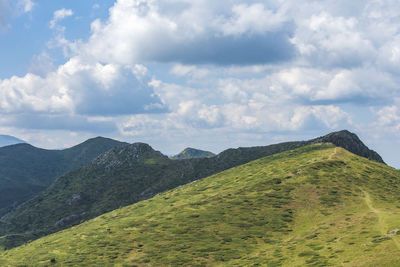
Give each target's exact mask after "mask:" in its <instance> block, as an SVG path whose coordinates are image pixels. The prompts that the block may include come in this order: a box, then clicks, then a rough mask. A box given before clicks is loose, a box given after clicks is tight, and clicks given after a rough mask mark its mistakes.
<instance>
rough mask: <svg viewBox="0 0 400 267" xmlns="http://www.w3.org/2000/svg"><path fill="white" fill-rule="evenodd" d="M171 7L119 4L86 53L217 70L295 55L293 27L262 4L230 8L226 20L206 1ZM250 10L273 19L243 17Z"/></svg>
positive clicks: (96, 26)
mask: <svg viewBox="0 0 400 267" xmlns="http://www.w3.org/2000/svg"><path fill="white" fill-rule="evenodd" d="M167 2H168V3H160V2H158V1H153V0H148V1H139V0H134V1H117V2H116V4H115V5H114V6H113V7H112V8H111V10H110V17H109V19H108V20H107V21H106V22H101V21H99V20H96V21H94V22H93V23H92V36H91V38H90V41H89V42H88V44H87V46H86V47H87V48H86V52H87V54H90V55H92V56H93V57H96V58H100V59H102V60H104V61H108V62H116V63H119V64H127V63H130V62H132V61H143V60H144V61H157V62H180V63H184V64H205V63H209V64H218V65H230V64H256V63H271V62H280V61H285V60H289V59H291V58H292V57H293V56H294V54H295V49H294V47H293V46H292V44H291V43H290V40H289V38H290V36H291V33H292V27H291V26H290V25H289V24H287V23H285V19H284V18H280V14H278V13H277V12H274V11H271V10H269V9H268V8H266V7H264V5H263V4H257V5H252V6H246V5H237V6H235V5H234V6H230V5H228V4H226V5H224V6H223V8H227V9H228V10H229V9H230V10H231V11H230V12H228V13H227V14H224V16H223V17H222V15H221V10H219V9H214V8H215V5H214V4H210V5H209V7H207V8H206V7H205V6H204V4H205V2H204V1H200V2H199V3H195V2H192V1H183V0H182V1H178V0H175V1H172V0H171V1H167ZM168 4H173V5H175V6H177V7H178V8H177V9H175V13H173V14H171V13H170V12H171V7H170V8H166V9H164V8H165V7H166V6H167V5H168ZM220 8H221V7H220ZM260 8H261V10H260V11H257V10H259V9H260ZM247 11H250V12H252V13H254V15H257V16H258V17H263V18H264V17H267V18H268V19H265V18H264V19H263V20H262V21H260V22H257V21H255V19H256V18H254V17H251V18H249V17H244V16H243V14H245V12H247ZM271 15H273V17H271ZM238 16H239V18H237V17H238ZM237 19H239V20H238V21H237ZM267 20H268V21H267ZM264 22H268V25H263V24H262V23H264ZM234 23H239V24H240V25H236V24H234ZM239 26H240V27H239ZM237 27H239V28H237ZM254 27H256V28H254ZM232 29H236V30H235V31H233V30H232Z"/></svg>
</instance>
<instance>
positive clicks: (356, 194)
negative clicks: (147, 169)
mask: <svg viewBox="0 0 400 267" xmlns="http://www.w3.org/2000/svg"><path fill="white" fill-rule="evenodd" d="M399 187H400V172H399V171H397V170H395V169H393V168H390V167H388V166H386V165H384V164H381V163H377V162H374V161H370V160H367V159H365V158H362V157H359V156H356V155H354V154H351V153H350V152H347V151H346V150H344V149H341V148H336V147H334V146H333V145H330V144H317V145H311V146H305V147H301V148H298V149H295V150H292V151H287V152H284V153H280V154H276V155H273V156H269V157H265V158H262V159H259V160H255V161H252V162H250V163H248V164H245V165H242V166H239V167H235V168H232V169H229V170H226V171H224V172H221V173H218V174H216V175H213V176H210V177H207V178H205V179H202V180H199V181H196V182H193V183H191V184H188V185H185V186H181V187H178V188H176V189H174V190H171V191H168V192H166V193H162V194H159V195H157V196H155V197H154V198H151V199H149V200H145V201H142V202H139V203H136V204H134V205H131V206H128V207H125V208H122V209H118V210H115V211H112V212H110V213H107V214H105V215H102V216H100V217H98V218H95V219H93V220H91V221H88V222H85V223H83V224H80V225H78V226H75V227H73V228H70V229H68V230H64V231H62V232H59V233H56V234H53V235H50V236H47V237H43V238H41V239H39V240H36V241H34V242H32V243H29V244H26V245H23V246H20V247H18V248H15V249H12V250H8V251H5V252H0V265H1V266H18V265H35V266H49V265H58V264H59V265H62V266H69V265H71V266H73V265H92V266H94V265H102V266H108V265H116V266H132V265H137V266H166V265H170V266H179V265H198V266H207V265H210V266H211V265H212V266H215V265H220V266H251V265H256V264H260V265H270V266H280V265H285V266H306V265H310V266H328V265H334V266H337V265H343V266H388V265H390V266H393V265H396V264H397V263H398V258H400V237H399V236H398V235H397V233H398V229H400V206H399V205H400V203H399V198H400V196H399V194H398V192H399ZM388 232H389V233H388ZM399 233H400V232H399Z"/></svg>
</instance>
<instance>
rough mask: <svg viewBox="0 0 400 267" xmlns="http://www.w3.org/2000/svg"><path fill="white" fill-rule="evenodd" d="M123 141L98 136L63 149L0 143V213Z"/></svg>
mask: <svg viewBox="0 0 400 267" xmlns="http://www.w3.org/2000/svg"><path fill="white" fill-rule="evenodd" d="M125 144H126V143H122V142H119V141H115V140H112V139H108V138H99V137H98V138H92V139H89V140H87V141H85V142H83V143H81V144H78V145H76V146H73V147H71V148H67V149H63V150H47V149H42V148H37V147H35V146H32V145H30V144H27V143H22V144H15V145H10V146H5V147H1V148H0V169H1V172H0V217H1V216H2V215H4V214H5V213H7V212H9V211H10V210H11V209H13V208H15V207H16V206H17V205H18V204H20V203H22V202H24V201H26V200H28V199H29V198H31V197H32V196H33V195H35V194H37V193H39V192H40V191H42V190H44V189H45V188H47V187H48V186H49V185H50V184H51V183H52V182H53V181H54V180H55V179H56V178H58V177H59V176H61V175H63V174H64V173H66V172H68V171H72V170H74V169H77V168H79V167H81V166H83V165H86V164H88V163H90V161H91V160H92V159H93V158H94V157H96V156H98V155H99V154H101V153H103V152H105V151H107V150H109V149H110V148H112V147H114V146H118V145H125Z"/></svg>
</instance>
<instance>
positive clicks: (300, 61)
mask: <svg viewBox="0 0 400 267" xmlns="http://www.w3.org/2000/svg"><path fill="white" fill-rule="evenodd" d="M398 10H400V1H398V0H362V1H361V0H352V1H348V0H264V1H260V0H259V1H256V0H247V1H245V0H226V1H214V0H163V1H154V0H114V1H112V0H85V1H59V0H0V133H1V134H8V135H13V136H16V137H18V138H21V139H24V140H26V141H27V142H29V143H31V144H33V145H35V146H38V147H42V148H56V149H58V148H64V147H69V146H72V145H75V144H78V143H80V142H82V141H84V140H86V139H88V138H91V137H95V136H105V137H110V138H114V139H118V140H122V141H127V142H130V143H133V142H146V143H149V144H150V145H152V146H153V147H154V148H155V149H158V150H160V151H162V152H163V153H165V154H175V153H178V152H179V151H181V150H183V149H184V148H185V147H188V146H190V147H196V148H200V149H205V150H210V151H213V152H220V151H222V150H224V149H227V148H231V147H239V146H255V145H268V144H272V143H277V142H283V141H294V140H307V139H311V138H314V137H317V136H321V135H325V134H327V133H329V132H332V131H337V130H342V129H348V130H350V131H352V132H354V133H356V134H357V135H358V136H359V137H360V138H361V139H362V140H363V141H364V143H366V144H367V145H368V146H369V147H370V148H372V149H374V150H376V151H377V152H378V153H379V154H381V156H382V157H383V158H384V160H385V161H386V162H387V163H388V164H390V165H391V166H394V167H397V168H400V157H398V156H397V151H399V150H400V138H399V137H400V90H399V85H400V13H399V12H398Z"/></svg>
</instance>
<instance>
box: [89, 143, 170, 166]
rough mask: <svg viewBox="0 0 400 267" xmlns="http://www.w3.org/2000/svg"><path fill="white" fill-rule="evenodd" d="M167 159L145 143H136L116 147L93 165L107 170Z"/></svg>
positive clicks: (99, 157)
mask: <svg viewBox="0 0 400 267" xmlns="http://www.w3.org/2000/svg"><path fill="white" fill-rule="evenodd" d="M154 157H158V158H167V157H166V156H164V155H163V154H161V152H159V151H155V150H154V149H153V148H152V147H151V146H149V145H148V144H145V143H134V144H131V145H127V146H123V147H116V148H113V149H111V150H109V151H107V152H106V153H104V154H102V155H100V156H98V157H97V158H96V159H94V160H93V162H92V163H93V164H94V165H97V166H103V167H104V168H105V169H108V170H109V169H113V168H116V167H119V166H122V165H124V164H126V163H128V164H129V165H132V164H134V163H137V162H141V161H143V160H145V159H148V158H154Z"/></svg>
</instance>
